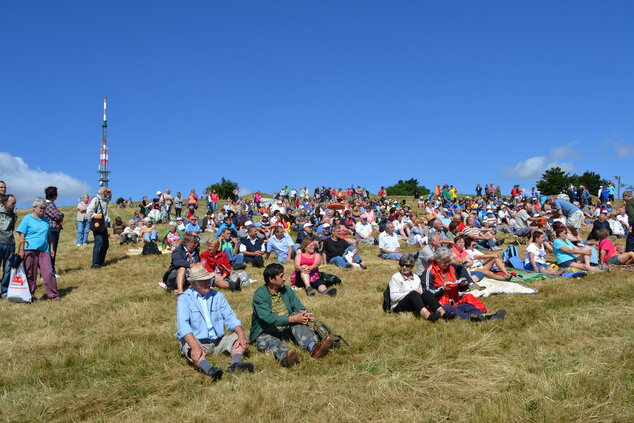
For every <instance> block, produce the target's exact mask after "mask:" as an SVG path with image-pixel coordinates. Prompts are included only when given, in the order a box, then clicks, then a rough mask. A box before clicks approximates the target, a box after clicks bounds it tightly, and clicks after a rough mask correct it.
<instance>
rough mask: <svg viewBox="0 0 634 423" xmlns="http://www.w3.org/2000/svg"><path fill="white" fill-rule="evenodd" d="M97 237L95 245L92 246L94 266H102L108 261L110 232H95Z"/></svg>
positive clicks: (94, 234)
mask: <svg viewBox="0 0 634 423" xmlns="http://www.w3.org/2000/svg"><path fill="white" fill-rule="evenodd" d="M92 234H93V236H94V237H95V245H94V246H93V248H92V267H101V266H103V264H104V262H105V261H106V253H107V252H108V247H110V241H109V240H108V232H107V231H102V232H93V233H92Z"/></svg>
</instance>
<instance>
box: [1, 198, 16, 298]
mask: <svg viewBox="0 0 634 423" xmlns="http://www.w3.org/2000/svg"><path fill="white" fill-rule="evenodd" d="M15 203H16V200H15V196H13V195H5V194H0V263H2V264H1V265H0V275H1V276H2V285H1V289H0V293H1V294H2V295H3V296H4V295H6V293H7V290H8V289H9V277H10V275H11V257H13V252H14V251H15V238H14V236H13V230H14V229H15V222H16V221H17V220H18V216H17V215H16V214H15Z"/></svg>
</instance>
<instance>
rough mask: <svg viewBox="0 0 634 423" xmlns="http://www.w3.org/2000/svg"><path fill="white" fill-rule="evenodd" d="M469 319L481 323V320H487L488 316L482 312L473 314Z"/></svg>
mask: <svg viewBox="0 0 634 423" xmlns="http://www.w3.org/2000/svg"><path fill="white" fill-rule="evenodd" d="M469 320H471V321H472V322H476V323H479V322H486V320H487V318H486V316H485V315H484V314H480V315H477V316H476V315H473V314H472V315H471V319H469Z"/></svg>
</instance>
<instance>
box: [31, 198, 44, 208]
mask: <svg viewBox="0 0 634 423" xmlns="http://www.w3.org/2000/svg"><path fill="white" fill-rule="evenodd" d="M31 206H32V207H33V208H36V207H46V200H44V199H43V198H42V197H35V200H33V203H32V204H31Z"/></svg>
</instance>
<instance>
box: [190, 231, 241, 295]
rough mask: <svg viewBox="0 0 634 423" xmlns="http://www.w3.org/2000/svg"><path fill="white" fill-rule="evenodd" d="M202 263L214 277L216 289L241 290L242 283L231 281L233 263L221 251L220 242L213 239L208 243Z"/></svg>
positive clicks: (201, 254)
mask: <svg viewBox="0 0 634 423" xmlns="http://www.w3.org/2000/svg"><path fill="white" fill-rule="evenodd" d="M200 262H201V263H202V264H203V266H205V269H207V271H208V272H209V273H211V275H212V283H213V286H214V288H222V289H230V290H232V291H236V290H240V281H238V282H233V281H231V280H229V275H230V274H231V270H232V267H231V263H230V262H229V257H227V254H226V253H224V252H222V251H220V240H219V239H218V238H212V239H210V240H209V241H207V251H204V252H202V253H200Z"/></svg>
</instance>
